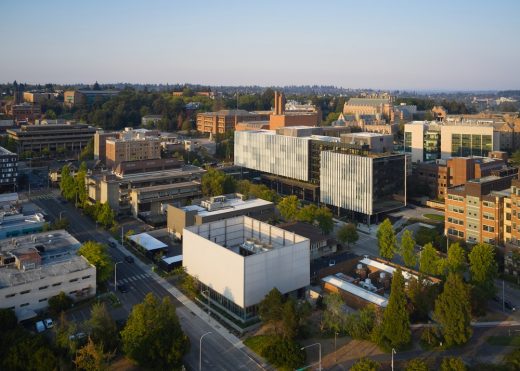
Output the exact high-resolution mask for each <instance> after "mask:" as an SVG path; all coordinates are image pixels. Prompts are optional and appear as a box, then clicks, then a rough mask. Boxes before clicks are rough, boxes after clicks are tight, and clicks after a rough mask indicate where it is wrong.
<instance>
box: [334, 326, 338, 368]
mask: <svg viewBox="0 0 520 371" xmlns="http://www.w3.org/2000/svg"><path fill="white" fill-rule="evenodd" d="M337 337H338V332H337V331H335V332H334V363H338V354H337V353H336V350H337V349H336V341H337Z"/></svg>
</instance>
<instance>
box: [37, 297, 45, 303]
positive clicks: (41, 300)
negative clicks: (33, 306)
mask: <svg viewBox="0 0 520 371" xmlns="http://www.w3.org/2000/svg"><path fill="white" fill-rule="evenodd" d="M43 301H47V298H43V299H40V300H38V302H39V303H41V302H43Z"/></svg>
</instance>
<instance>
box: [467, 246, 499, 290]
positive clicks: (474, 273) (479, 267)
mask: <svg viewBox="0 0 520 371" xmlns="http://www.w3.org/2000/svg"><path fill="white" fill-rule="evenodd" d="M468 258H469V270H470V273H471V282H472V283H473V284H475V285H477V286H479V287H480V288H481V289H483V290H484V291H486V292H487V293H488V295H489V296H490V297H491V296H492V295H493V294H494V289H495V285H494V279H495V277H496V275H497V271H498V267H497V263H496V261H495V249H494V247H493V246H491V245H489V244H486V243H479V244H477V245H475V246H473V248H472V249H471V252H470V253H469V255H468Z"/></svg>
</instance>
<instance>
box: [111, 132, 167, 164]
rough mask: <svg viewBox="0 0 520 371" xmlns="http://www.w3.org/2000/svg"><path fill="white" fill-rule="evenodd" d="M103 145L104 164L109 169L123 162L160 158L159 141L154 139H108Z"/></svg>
mask: <svg viewBox="0 0 520 371" xmlns="http://www.w3.org/2000/svg"><path fill="white" fill-rule="evenodd" d="M105 145H106V159H105V162H106V165H107V167H109V168H112V167H114V166H117V165H118V164H119V163H121V162H124V161H136V160H153V159H159V158H161V140H160V139H159V138H156V137H144V136H143V137H140V136H138V137H137V138H131V139H126V138H122V139H116V138H108V139H107V140H106V144H105Z"/></svg>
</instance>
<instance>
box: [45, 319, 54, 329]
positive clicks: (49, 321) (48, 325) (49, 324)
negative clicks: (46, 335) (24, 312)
mask: <svg viewBox="0 0 520 371" xmlns="http://www.w3.org/2000/svg"><path fill="white" fill-rule="evenodd" d="M43 323H45V327H46V328H53V327H54V322H53V321H52V319H51V318H46V319H44V320H43Z"/></svg>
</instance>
